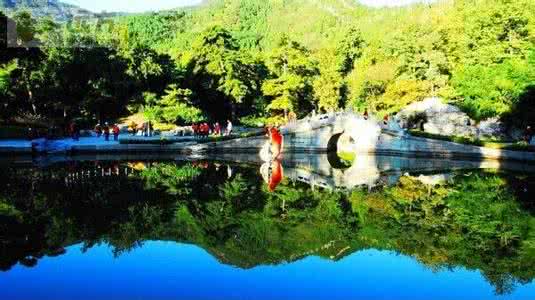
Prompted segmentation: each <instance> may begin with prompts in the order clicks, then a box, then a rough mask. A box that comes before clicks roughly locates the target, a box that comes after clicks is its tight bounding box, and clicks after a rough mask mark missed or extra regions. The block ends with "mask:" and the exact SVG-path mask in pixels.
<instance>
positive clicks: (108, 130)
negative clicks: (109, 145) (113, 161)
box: [95, 122, 121, 141]
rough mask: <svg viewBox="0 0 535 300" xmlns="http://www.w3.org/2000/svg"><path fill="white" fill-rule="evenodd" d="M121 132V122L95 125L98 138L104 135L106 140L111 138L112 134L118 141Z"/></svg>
mask: <svg viewBox="0 0 535 300" xmlns="http://www.w3.org/2000/svg"><path fill="white" fill-rule="evenodd" d="M120 133H121V129H120V128H119V124H113V125H110V124H109V123H108V122H105V123H104V126H102V125H100V123H99V124H97V125H96V126H95V134H96V136H97V138H101V137H104V140H105V141H109V140H110V135H113V140H114V141H118V140H119V134H120Z"/></svg>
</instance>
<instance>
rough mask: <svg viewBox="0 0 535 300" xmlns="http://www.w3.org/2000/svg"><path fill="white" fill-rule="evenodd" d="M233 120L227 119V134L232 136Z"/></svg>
mask: <svg viewBox="0 0 535 300" xmlns="http://www.w3.org/2000/svg"><path fill="white" fill-rule="evenodd" d="M232 129H233V128H232V122H231V121H230V120H227V131H226V133H225V135H226V136H230V134H231V133H232Z"/></svg>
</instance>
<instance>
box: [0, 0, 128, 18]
mask: <svg viewBox="0 0 535 300" xmlns="http://www.w3.org/2000/svg"><path fill="white" fill-rule="evenodd" d="M0 9H1V10H2V11H4V12H5V13H7V14H10V13H13V12H15V11H17V10H22V9H25V10H29V11H30V12H31V13H32V15H33V16H34V17H44V16H50V17H52V18H54V19H55V20H57V21H68V20H71V19H75V18H101V17H114V16H118V15H123V14H122V13H100V14H97V13H93V12H91V11H89V10H87V9H83V8H81V7H78V6H75V5H72V4H67V3H63V2H61V1H58V0H0Z"/></svg>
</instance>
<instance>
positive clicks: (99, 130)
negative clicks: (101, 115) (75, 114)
mask: <svg viewBox="0 0 535 300" xmlns="http://www.w3.org/2000/svg"><path fill="white" fill-rule="evenodd" d="M95 134H96V135H97V138H100V137H101V136H102V126H101V125H100V123H98V124H97V125H96V126H95Z"/></svg>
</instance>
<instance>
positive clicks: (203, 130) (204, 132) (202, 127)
mask: <svg viewBox="0 0 535 300" xmlns="http://www.w3.org/2000/svg"><path fill="white" fill-rule="evenodd" d="M232 130H233V125H232V122H231V121H230V120H227V125H226V127H225V128H222V127H221V125H220V124H219V122H216V123H215V124H213V125H210V124H208V123H207V122H204V123H199V124H197V123H193V124H192V125H191V131H192V133H193V136H195V137H200V138H207V137H208V136H210V135H215V136H230V135H231V134H232Z"/></svg>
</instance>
